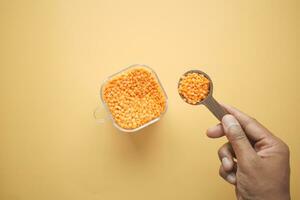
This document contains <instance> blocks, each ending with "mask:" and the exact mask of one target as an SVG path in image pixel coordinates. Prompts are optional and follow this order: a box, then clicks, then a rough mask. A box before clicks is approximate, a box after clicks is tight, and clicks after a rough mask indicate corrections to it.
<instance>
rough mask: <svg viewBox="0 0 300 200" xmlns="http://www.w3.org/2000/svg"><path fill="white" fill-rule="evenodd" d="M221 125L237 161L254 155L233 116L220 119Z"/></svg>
mask: <svg viewBox="0 0 300 200" xmlns="http://www.w3.org/2000/svg"><path fill="white" fill-rule="evenodd" d="M222 125H223V128H224V132H225V135H226V137H227V139H228V140H229V142H230V143H231V145H232V148H233V150H234V152H235V155H236V157H237V159H239V158H241V157H242V156H246V155H247V156H249V155H254V154H255V151H254V149H253V147H252V146H251V144H250V142H249V140H248V138H247V135H246V133H245V132H244V130H243V129H242V127H241V125H240V123H239V122H238V120H237V119H236V118H235V117H234V116H233V115H229V114H228V115H225V116H224V117H223V119H222Z"/></svg>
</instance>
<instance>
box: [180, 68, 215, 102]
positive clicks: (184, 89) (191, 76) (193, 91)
mask: <svg viewBox="0 0 300 200" xmlns="http://www.w3.org/2000/svg"><path fill="white" fill-rule="evenodd" d="M209 85H210V81H209V80H208V79H207V78H206V77H205V76H204V75H202V74H199V73H195V72H191V73H188V74H186V75H183V76H182V77H181V79H180V81H179V87H178V92H179V94H180V95H181V96H182V97H183V99H184V101H186V102H187V103H189V104H197V103H199V102H201V101H202V100H204V99H205V98H206V97H207V96H208V94H209Z"/></svg>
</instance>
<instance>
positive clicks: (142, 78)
mask: <svg viewBox="0 0 300 200" xmlns="http://www.w3.org/2000/svg"><path fill="white" fill-rule="evenodd" d="M102 98H103V100H104V102H105V103H106V105H107V107H108V109H109V111H110V112H111V115H112V117H113V118H114V121H115V122H116V123H117V124H118V125H119V126H120V127H122V128H124V129H135V128H138V127H140V126H142V125H144V124H146V123H147V122H150V121H151V120H153V119H155V118H158V117H159V116H160V115H161V114H162V113H163V112H164V111H165V109H166V98H165V95H164V93H163V90H162V88H161V87H160V84H159V83H158V80H157V79H156V76H155V75H154V74H153V72H152V71H150V70H149V69H147V68H144V67H134V68H130V69H128V70H126V71H124V72H122V73H121V74H118V75H116V76H114V77H113V78H111V79H110V80H109V81H108V82H107V83H106V84H105V85H104V86H103V89H102Z"/></svg>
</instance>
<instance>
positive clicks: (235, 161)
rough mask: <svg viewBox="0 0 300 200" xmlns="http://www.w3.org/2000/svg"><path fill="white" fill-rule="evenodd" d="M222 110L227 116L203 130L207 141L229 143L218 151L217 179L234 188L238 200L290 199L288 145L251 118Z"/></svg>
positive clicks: (228, 109) (231, 109) (237, 112)
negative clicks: (213, 139) (219, 178)
mask: <svg viewBox="0 0 300 200" xmlns="http://www.w3.org/2000/svg"><path fill="white" fill-rule="evenodd" d="M224 107H225V109H226V110H227V111H228V112H229V113H230V114H228V115H225V116H224V117H223V119H222V123H221V124H218V125H217V126H215V127H212V128H210V129H208V130H207V136H208V137H210V138H219V137H222V136H226V137H227V139H228V140H229V142H227V143H225V144H224V145H223V146H222V147H221V148H220V149H219V151H218V155H219V158H220V161H221V166H220V170H219V174H220V176H221V177H222V178H223V179H225V180H226V181H227V182H229V183H230V184H233V185H234V186H235V191H236V196H237V199H239V200H241V199H243V200H244V199H251V200H277V199H278V200H279V199H280V200H286V199H290V191H289V178H290V166H289V148H288V146H287V145H286V144H285V143H284V142H283V141H281V140H280V139H279V138H277V137H276V136H274V135H273V134H272V133H271V132H270V131H269V130H267V129H266V128H265V127H264V126H263V125H261V124H260V123H259V122H257V121H256V120H255V119H253V118H251V117H249V116H247V115H246V114H244V113H242V112H241V111H239V110H237V109H235V108H233V107H230V106H226V105H224Z"/></svg>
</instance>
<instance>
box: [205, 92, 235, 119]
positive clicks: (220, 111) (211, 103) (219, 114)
mask: <svg viewBox="0 0 300 200" xmlns="http://www.w3.org/2000/svg"><path fill="white" fill-rule="evenodd" d="M203 104H204V105H205V106H206V107H207V108H208V109H209V110H210V112H212V113H213V114H214V116H215V117H216V118H218V120H220V121H222V118H223V117H224V115H226V114H229V113H228V112H227V111H226V110H225V109H224V108H223V107H222V106H221V105H220V104H219V103H218V102H217V101H216V100H215V99H214V97H213V96H210V97H209V98H208V99H206V101H205V102H204V103H203Z"/></svg>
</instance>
